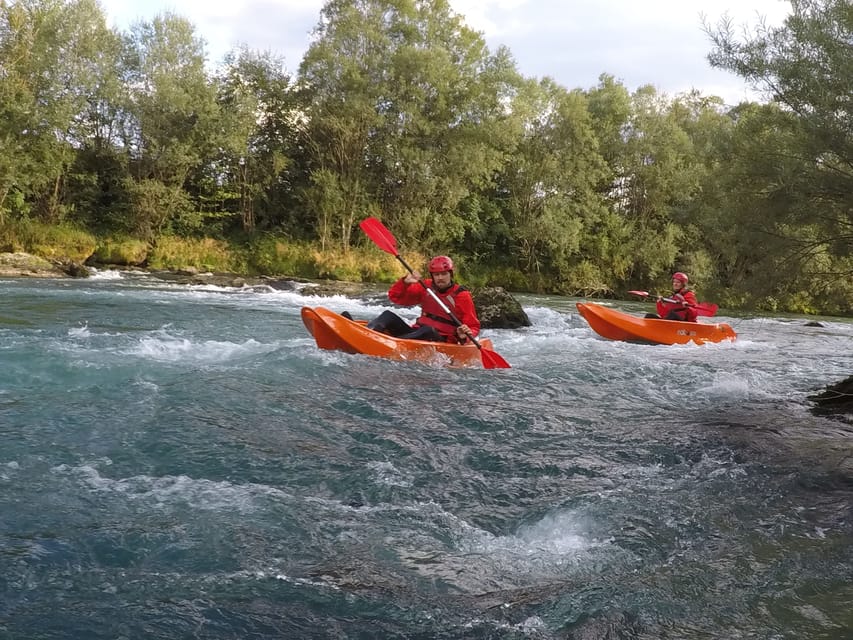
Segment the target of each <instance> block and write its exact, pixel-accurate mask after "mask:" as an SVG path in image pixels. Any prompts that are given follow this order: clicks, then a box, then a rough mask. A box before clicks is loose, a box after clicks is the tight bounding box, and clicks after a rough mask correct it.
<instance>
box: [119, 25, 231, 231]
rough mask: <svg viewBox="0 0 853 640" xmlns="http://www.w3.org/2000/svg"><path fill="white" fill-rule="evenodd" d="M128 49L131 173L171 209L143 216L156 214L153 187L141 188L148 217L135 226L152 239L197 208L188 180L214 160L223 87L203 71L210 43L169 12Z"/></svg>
mask: <svg viewBox="0 0 853 640" xmlns="http://www.w3.org/2000/svg"><path fill="white" fill-rule="evenodd" d="M127 44H128V47H127V56H128V57H127V78H126V82H127V83H128V86H129V87H130V96H129V101H128V104H127V107H126V108H127V111H128V114H129V115H130V117H131V120H130V121H129V127H128V129H127V130H126V132H125V134H124V144H125V145H126V146H127V148H128V149H129V150H130V153H131V156H132V157H131V162H132V174H133V176H134V178H135V179H136V180H137V181H138V182H140V184H141V183H142V182H143V181H155V182H157V183H159V184H160V185H162V186H163V188H164V189H165V190H166V192H165V193H164V192H163V190H161V189H159V188H158V189H154V190H153V191H156V192H157V194H158V195H157V198H156V199H157V201H158V202H160V203H161V204H162V205H163V206H164V207H167V208H166V210H165V211H162V212H159V211H158V212H157V215H156V217H155V218H150V217H145V215H144V212H146V211H152V209H151V208H150V207H147V206H142V205H143V204H145V203H146V202H149V201H150V200H151V194H152V189H153V187H151V186H150V185H149V187H144V188H142V189H136V191H135V193H136V194H137V196H139V197H140V198H142V200H140V201H139V202H137V203H136V204H137V205H138V206H136V207H135V209H134V215H139V216H142V217H141V218H140V219H138V220H135V221H133V224H132V226H134V227H136V229H137V230H138V231H140V232H144V233H146V234H148V235H151V234H156V232H158V231H159V230H161V229H163V228H165V227H166V226H167V225H168V224H170V223H171V222H173V221H175V222H177V221H179V220H180V218H181V217H182V216H186V215H191V214H192V210H193V209H194V208H196V207H197V205H198V203H197V202H196V203H192V202H190V201H188V199H187V194H188V193H192V192H194V193H195V194H196V195H197V194H198V191H199V187H198V186H197V185H190V184H188V181H189V178H190V176H191V175H196V174H197V173H198V171H199V169H200V167H202V165H204V164H205V163H207V162H210V161H211V160H212V158H214V157H215V155H216V153H217V151H218V148H219V145H220V142H221V139H220V138H221V136H220V134H221V132H222V127H221V119H220V113H219V108H218V105H217V102H216V87H215V85H214V83H213V82H211V81H210V80H209V78H208V76H207V74H206V72H205V68H204V61H205V52H204V43H203V41H202V40H201V39H199V38H198V37H196V35H195V33H194V28H193V26H192V25H191V24H190V23H189V21H187V20H186V19H185V18H181V17H178V16H176V15H174V14H171V13H165V14H162V15H160V16H157V17H155V18H154V19H153V20H152V21H151V22H138V23H136V24H135V25H134V26H133V27H132V28H131V32H130V35H129V38H128V43H127Z"/></svg>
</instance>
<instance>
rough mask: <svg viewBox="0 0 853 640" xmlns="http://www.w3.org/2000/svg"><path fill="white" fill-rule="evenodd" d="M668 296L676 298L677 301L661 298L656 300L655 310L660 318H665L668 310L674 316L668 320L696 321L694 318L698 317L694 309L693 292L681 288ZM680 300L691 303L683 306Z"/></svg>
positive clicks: (694, 299) (694, 296)
mask: <svg viewBox="0 0 853 640" xmlns="http://www.w3.org/2000/svg"><path fill="white" fill-rule="evenodd" d="M667 297H668V298H672V299H673V300H678V302H664V301H663V300H658V303H657V311H658V315H659V316H660V317H661V318H666V317H667V315H669V313H670V312H675V313H674V314H673V315H674V316H675V317H673V318H670V320H685V321H687V322H696V318H698V317H699V313H698V312H697V311H696V304H697V302H696V294H695V293H693V292H692V291H691V290H690V289H682V290H681V292H679V293H671V294H670V295H669V296H667ZM682 302H686V303H687V304H690V305H693V306H691V307H685V306H684V305H683V304H681V303H682Z"/></svg>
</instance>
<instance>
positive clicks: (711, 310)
mask: <svg viewBox="0 0 853 640" xmlns="http://www.w3.org/2000/svg"><path fill="white" fill-rule="evenodd" d="M695 308H696V313H697V314H698V315H700V316H713V315H716V313H717V309H718V308H719V307H718V306H717V305H716V304H714V303H713V302H700V303H699V304H697V305H696V307H695Z"/></svg>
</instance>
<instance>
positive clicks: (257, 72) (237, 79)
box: [210, 48, 299, 231]
mask: <svg viewBox="0 0 853 640" xmlns="http://www.w3.org/2000/svg"><path fill="white" fill-rule="evenodd" d="M218 82H219V97H218V101H219V105H220V107H221V112H222V120H221V123H222V137H221V148H220V155H219V162H218V163H217V165H216V167H215V169H216V170H215V171H214V172H213V173H211V175H210V179H211V182H212V183H214V184H215V185H216V187H218V188H213V189H212V191H214V192H215V193H218V194H220V197H221V198H222V199H224V200H228V199H231V200H234V201H236V203H237V209H238V211H239V213H240V219H241V221H242V225H243V229H244V230H245V231H253V230H254V229H255V227H256V226H260V227H262V228H270V227H273V226H275V225H277V224H280V223H281V222H283V221H284V211H285V210H287V209H288V207H285V206H282V205H283V203H282V201H281V192H282V191H283V190H287V188H288V187H289V184H287V180H286V174H285V172H286V171H287V169H288V167H289V166H290V165H291V163H292V160H291V154H292V153H293V147H294V145H295V136H296V134H295V131H296V128H297V126H298V122H299V113H298V103H297V97H296V91H295V89H294V87H293V81H292V78H291V76H290V74H289V73H288V72H287V71H286V70H285V68H284V63H283V61H282V60H281V59H280V58H278V57H277V56H274V55H272V54H269V53H258V52H254V51H250V50H249V49H246V48H241V49H240V50H238V51H236V52H231V53H230V54H229V55H228V56H226V59H225V66H224V68H223V70H222V73H221V75H220V77H219V78H218ZM290 231H293V230H292V229H290Z"/></svg>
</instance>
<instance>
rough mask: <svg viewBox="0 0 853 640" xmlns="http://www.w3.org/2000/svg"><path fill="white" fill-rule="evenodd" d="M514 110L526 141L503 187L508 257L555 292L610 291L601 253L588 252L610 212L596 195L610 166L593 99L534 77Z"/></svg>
mask: <svg viewBox="0 0 853 640" xmlns="http://www.w3.org/2000/svg"><path fill="white" fill-rule="evenodd" d="M511 112H512V116H513V118H514V119H515V120H516V121H517V124H518V130H519V140H518V143H517V147H516V150H515V152H514V153H513V154H512V155H511V157H510V158H509V159H508V160H507V162H506V163H505V166H504V167H503V169H502V171H501V172H500V174H499V177H498V188H497V190H496V197H497V198H498V199H499V200H500V201H501V202H502V211H503V215H504V222H505V228H506V234H507V240H506V242H505V244H504V248H505V250H506V251H505V253H506V255H507V256H512V257H513V258H514V260H515V261H516V264H517V266H519V267H520V268H521V269H522V270H524V271H525V272H527V273H528V274H530V275H531V276H532V278H533V279H534V280H540V282H542V283H543V284H544V283H545V282H547V283H548V284H547V286H545V288H547V289H549V290H552V291H562V292H566V293H577V292H581V291H582V292H586V293H590V292H593V291H598V290H601V289H606V288H608V287H607V286H606V285H605V284H604V281H605V279H606V278H605V277H604V275H603V273H602V272H601V271H600V270H599V267H600V266H601V264H600V262H599V261H598V258H600V257H601V256H600V255H594V253H591V252H589V251H588V249H589V248H590V246H589V244H590V243H589V241H590V239H591V238H592V237H593V236H594V235H595V234H597V233H598V231H599V228H598V227H599V221H600V219H601V217H602V216H605V215H606V213H607V212H606V207H605V203H604V201H603V199H602V198H601V196H600V194H599V193H597V191H596V187H597V185H598V184H599V183H600V182H601V181H602V180H603V179H604V176H605V175H606V172H607V166H606V164H605V162H604V159H603V158H602V157H601V155H600V153H599V151H598V140H597V138H596V135H595V130H594V128H593V124H592V117H591V115H590V112H589V110H588V104H587V99H586V97H585V96H584V95H583V93H582V92H580V91H578V90H575V91H567V90H566V89H564V88H563V87H560V86H559V85H557V84H555V83H554V82H553V81H552V80H550V79H547V78H546V79H543V80H541V81H535V80H528V81H526V82H525V83H524V84H523V85H522V86H521V87H520V90H519V92H518V95H517V96H516V98H515V99H514V100H513V102H512V108H511ZM537 276H541V277H537ZM540 286H542V285H540Z"/></svg>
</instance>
